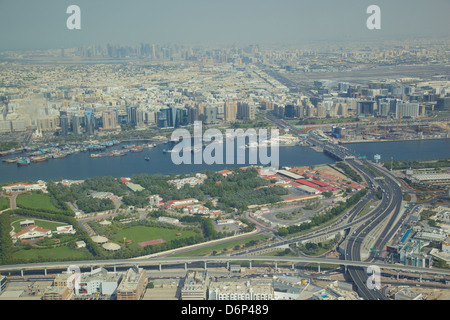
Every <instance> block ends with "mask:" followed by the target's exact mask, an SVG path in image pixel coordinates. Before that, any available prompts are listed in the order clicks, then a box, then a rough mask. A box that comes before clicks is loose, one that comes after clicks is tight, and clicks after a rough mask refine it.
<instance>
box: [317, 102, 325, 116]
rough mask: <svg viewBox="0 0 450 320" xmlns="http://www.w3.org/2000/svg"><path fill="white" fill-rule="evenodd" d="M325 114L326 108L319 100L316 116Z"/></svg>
mask: <svg viewBox="0 0 450 320" xmlns="http://www.w3.org/2000/svg"><path fill="white" fill-rule="evenodd" d="M326 116H327V109H326V108H325V105H324V104H323V102H319V103H318V104H317V117H318V118H325V117H326Z"/></svg>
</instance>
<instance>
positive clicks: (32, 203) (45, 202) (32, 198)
mask: <svg viewBox="0 0 450 320" xmlns="http://www.w3.org/2000/svg"><path fill="white" fill-rule="evenodd" d="M16 203H17V206H18V207H19V208H28V209H37V210H39V209H44V210H59V209H58V208H57V207H55V206H54V205H53V203H52V202H51V199H50V196H48V195H46V194H39V193H31V194H30V193H23V194H20V195H18V196H17V200H16Z"/></svg>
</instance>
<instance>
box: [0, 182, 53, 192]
mask: <svg viewBox="0 0 450 320" xmlns="http://www.w3.org/2000/svg"><path fill="white" fill-rule="evenodd" d="M2 189H3V190H4V191H5V192H6V193H11V192H27V191H35V190H42V191H43V192H47V185H46V183H45V182H44V181H40V180H39V181H38V182H37V183H35V184H29V183H23V182H18V183H14V184H10V185H7V186H4V187H2Z"/></svg>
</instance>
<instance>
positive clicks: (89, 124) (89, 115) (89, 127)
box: [84, 108, 95, 136]
mask: <svg viewBox="0 0 450 320" xmlns="http://www.w3.org/2000/svg"><path fill="white" fill-rule="evenodd" d="M84 116H85V130H86V134H87V135H89V136H91V135H93V134H94V128H95V122H94V110H93V109H92V108H87V109H86V110H85V111H84Z"/></svg>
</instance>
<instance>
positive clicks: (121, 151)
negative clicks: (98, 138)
mask: <svg viewBox="0 0 450 320" xmlns="http://www.w3.org/2000/svg"><path fill="white" fill-rule="evenodd" d="M126 154H127V151H126V150H120V151H111V153H110V155H111V156H113V157H121V156H124V155H126Z"/></svg>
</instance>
